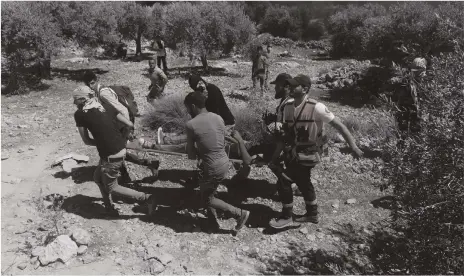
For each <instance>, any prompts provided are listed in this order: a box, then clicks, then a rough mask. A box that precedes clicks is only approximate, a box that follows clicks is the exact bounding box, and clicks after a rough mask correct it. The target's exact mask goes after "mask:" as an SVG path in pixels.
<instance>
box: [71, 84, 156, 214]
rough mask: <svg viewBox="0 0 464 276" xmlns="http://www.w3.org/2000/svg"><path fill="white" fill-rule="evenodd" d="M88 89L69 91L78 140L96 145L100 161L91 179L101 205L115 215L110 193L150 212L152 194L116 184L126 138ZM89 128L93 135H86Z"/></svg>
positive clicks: (124, 151) (124, 156)
mask: <svg viewBox="0 0 464 276" xmlns="http://www.w3.org/2000/svg"><path fill="white" fill-rule="evenodd" d="M90 95H91V91H90V89H82V88H78V89H76V90H74V91H73V99H74V104H75V105H76V106H77V109H78V110H77V111H76V112H75V113H74V120H75V121H76V126H77V128H78V130H79V134H80V136H81V138H82V141H83V142H84V143H85V144H86V145H89V146H95V147H97V150H98V154H99V156H100V162H99V165H98V166H97V168H96V170H95V173H94V181H95V183H96V184H97V185H98V187H99V188H100V192H101V194H102V197H103V202H104V205H105V209H106V211H107V212H109V214H111V215H117V214H118V211H117V210H116V209H115V208H114V203H113V199H112V196H113V195H118V196H121V197H126V198H129V199H132V200H135V201H137V202H138V203H139V204H141V205H145V204H146V205H147V207H148V213H149V214H151V213H152V212H153V206H154V205H153V203H154V202H153V197H152V196H151V195H149V194H145V193H142V192H138V191H135V190H132V189H129V188H126V187H123V186H120V185H119V184H118V178H119V177H120V176H121V173H120V171H121V169H122V168H123V166H124V160H125V159H126V139H125V138H124V137H123V135H122V133H121V132H120V131H119V130H118V128H117V127H116V124H115V123H114V121H113V118H112V117H111V116H110V115H109V114H108V112H107V111H106V110H105V109H104V108H103V106H102V105H101V104H100V103H99V102H98V101H97V99H96V98H91V97H90ZM89 132H90V133H91V134H92V137H93V138H90V135H89Z"/></svg>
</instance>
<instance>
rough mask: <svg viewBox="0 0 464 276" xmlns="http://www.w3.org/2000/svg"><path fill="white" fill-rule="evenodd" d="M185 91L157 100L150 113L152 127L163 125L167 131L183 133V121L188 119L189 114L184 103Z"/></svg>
mask: <svg viewBox="0 0 464 276" xmlns="http://www.w3.org/2000/svg"><path fill="white" fill-rule="evenodd" d="M186 95H187V93H184V94H183V95H182V94H176V95H173V96H168V97H165V98H162V99H160V100H158V101H157V102H156V103H155V105H154V108H155V111H154V112H152V113H150V118H149V120H150V122H151V124H152V126H153V127H155V128H158V127H163V129H164V130H166V131H168V132H177V133H183V132H184V131H185V123H186V122H187V121H188V120H190V115H189V114H188V112H187V109H186V108H185V105H184V99H185V96H186Z"/></svg>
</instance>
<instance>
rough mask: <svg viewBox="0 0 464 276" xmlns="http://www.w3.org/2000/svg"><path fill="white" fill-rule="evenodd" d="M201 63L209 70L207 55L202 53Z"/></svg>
mask: <svg viewBox="0 0 464 276" xmlns="http://www.w3.org/2000/svg"><path fill="white" fill-rule="evenodd" d="M200 59H201V64H202V65H203V69H204V70H205V71H208V60H207V59H206V55H201V57H200Z"/></svg>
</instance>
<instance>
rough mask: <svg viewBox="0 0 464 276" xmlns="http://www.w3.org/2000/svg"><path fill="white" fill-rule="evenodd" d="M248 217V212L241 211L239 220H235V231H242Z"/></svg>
mask: <svg viewBox="0 0 464 276" xmlns="http://www.w3.org/2000/svg"><path fill="white" fill-rule="evenodd" d="M249 217H250V211H247V210H242V214H241V215H240V218H238V219H237V226H235V231H239V230H240V229H242V228H243V226H244V225H245V223H246V222H247V221H248V218H249Z"/></svg>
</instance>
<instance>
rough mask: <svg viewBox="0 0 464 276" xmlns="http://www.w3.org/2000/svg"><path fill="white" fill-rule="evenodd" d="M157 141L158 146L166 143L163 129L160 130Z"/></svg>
mask: <svg viewBox="0 0 464 276" xmlns="http://www.w3.org/2000/svg"><path fill="white" fill-rule="evenodd" d="M156 141H157V142H158V145H162V144H163V143H164V133H163V128H162V127H159V128H158V132H157V139H156Z"/></svg>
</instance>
